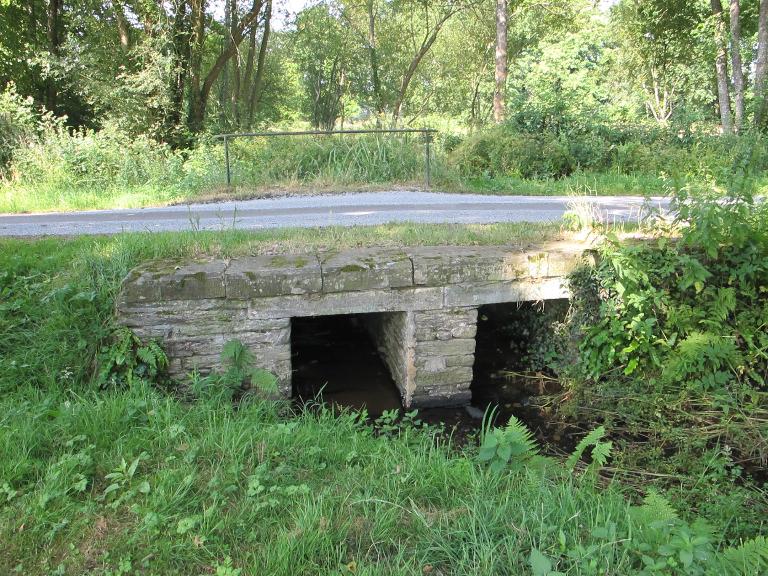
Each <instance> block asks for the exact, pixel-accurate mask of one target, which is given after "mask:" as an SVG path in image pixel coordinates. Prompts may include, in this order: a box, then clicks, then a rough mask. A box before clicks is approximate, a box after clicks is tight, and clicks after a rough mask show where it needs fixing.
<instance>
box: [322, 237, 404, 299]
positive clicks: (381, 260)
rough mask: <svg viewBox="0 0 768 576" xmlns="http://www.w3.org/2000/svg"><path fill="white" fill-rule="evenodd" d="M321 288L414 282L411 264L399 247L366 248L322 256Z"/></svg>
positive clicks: (346, 288) (352, 288) (331, 289)
mask: <svg viewBox="0 0 768 576" xmlns="http://www.w3.org/2000/svg"><path fill="white" fill-rule="evenodd" d="M322 269H323V292H326V293H333V292H357V291H360V290H380V289H384V288H405V287H410V286H413V266H412V264H411V260H410V258H408V255H407V254H406V253H405V252H404V251H402V250H390V249H380V248H369V249H363V250H355V251H350V252H341V253H338V254H332V255H329V256H326V257H324V258H323V259H322Z"/></svg>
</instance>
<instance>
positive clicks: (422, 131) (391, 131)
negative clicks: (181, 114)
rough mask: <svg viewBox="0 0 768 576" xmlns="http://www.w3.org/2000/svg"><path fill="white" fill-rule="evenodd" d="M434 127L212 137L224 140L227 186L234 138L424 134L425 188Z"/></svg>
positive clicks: (428, 177)
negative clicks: (230, 142) (231, 146)
mask: <svg viewBox="0 0 768 576" xmlns="http://www.w3.org/2000/svg"><path fill="white" fill-rule="evenodd" d="M436 132H437V130H435V129H434V128H382V129H370V130H367V129H360V130H299V131H295V132H236V133H232V134H216V135H215V136H214V138H221V139H223V140H224V161H225V163H226V165H227V186H231V185H232V168H231V165H230V161H229V141H230V140H234V139H235V138H264V137H270V136H333V135H335V134H424V135H425V138H424V172H425V174H424V177H425V180H426V185H427V188H429V187H430V156H431V154H430V144H431V142H432V134H435V133H436Z"/></svg>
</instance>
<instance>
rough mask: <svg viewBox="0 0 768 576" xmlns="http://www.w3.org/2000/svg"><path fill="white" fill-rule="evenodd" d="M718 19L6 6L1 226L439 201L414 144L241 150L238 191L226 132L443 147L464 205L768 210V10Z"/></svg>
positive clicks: (661, 12)
mask: <svg viewBox="0 0 768 576" xmlns="http://www.w3.org/2000/svg"><path fill="white" fill-rule="evenodd" d="M609 4H610V6H609ZM719 4H721V2H719V0H718V2H715V3H710V2H706V1H705V0H696V1H693V2H691V1H687V0H674V1H670V0H619V1H616V2H610V3H607V2H592V1H588V0H552V1H551V2H537V1H534V0H518V1H515V2H505V3H503V4H502V5H500V8H499V10H496V11H494V10H493V9H492V6H491V4H490V3H489V4H488V5H482V6H480V5H476V3H475V2H474V1H471V0H458V1H453V0H452V1H450V2H449V1H447V0H424V1H421V0H420V1H419V2H416V1H415V0H404V1H402V2H398V3H395V4H391V3H390V4H388V3H386V2H382V1H381V0H370V1H368V2H364V3H359V2H357V3H355V2H349V1H348V0H323V1H322V2H319V3H313V4H312V5H311V6H306V7H301V8H300V9H299V11H298V13H297V14H295V15H292V16H291V17H288V18H286V17H285V15H283V14H282V11H280V10H278V9H277V8H274V9H273V6H272V1H271V0H264V1H259V2H255V3H252V2H246V1H245V0H227V1H226V2H224V3H223V5H224V8H225V9H224V10H223V12H222V11H221V10H216V9H214V6H213V4H212V3H211V2H205V1H202V2H197V1H195V2H192V0H179V1H178V2H175V3H172V4H170V5H168V4H163V3H160V4H157V3H152V2H149V3H147V2H145V1H143V0H141V1H140V0H120V1H115V2H108V3H107V4H106V5H105V6H101V5H98V3H97V4H93V3H92V2H91V0H24V1H22V0H6V1H5V2H4V4H3V6H2V7H0V39H2V40H0V55H2V58H0V212H24V211H44V210H76V209H89V208H90V209H93V208H111V207H142V206H150V205H162V204H168V203H177V202H182V201H190V200H195V199H197V200H202V201H205V200H210V199H222V198H246V197H255V196H263V195H274V194H281V193H282V194H284V193H285V192H286V191H294V192H299V193H310V194H311V193H317V192H318V191H329V192H335V191H340V190H360V189H377V188H381V187H391V186H408V187H413V186H421V185H422V184H423V182H424V163H425V159H424V150H423V146H422V143H421V141H420V138H419V137H410V138H409V137H404V136H391V135H390V136H384V137H372V136H343V137H340V136H334V137H315V138H312V137H307V138H304V137H302V138H276V139H257V140H244V139H235V140H233V141H232V150H231V152H232V154H231V156H232V162H233V174H232V176H233V181H234V187H232V188H227V187H225V182H226V179H225V170H224V151H223V147H222V144H221V141H220V140H215V139H213V138H212V136H213V135H215V134H221V133H232V132H244V131H245V132H249V131H264V130H266V131H270V130H271V131H276V130H296V129H302V130H306V129H326V130H329V129H338V128H382V127H422V126H430V127H433V128H436V129H438V135H437V140H436V142H435V143H434V144H433V147H432V150H433V178H432V183H433V186H434V187H435V188H438V189H445V190H449V191H454V192H479V193H501V194H541V195H551V194H558V195H576V194H591V195H608V194H636V195H647V194H651V195H656V194H662V193H664V192H665V191H666V188H667V185H668V183H669V182H672V183H673V186H674V187H680V186H683V185H692V186H697V187H702V188H711V187H713V186H715V187H719V188H722V189H725V190H728V189H729V188H731V187H732V184H733V182H732V181H733V178H734V175H735V174H736V173H738V172H739V171H740V170H742V168H743V165H744V162H745V158H746V157H748V156H749V157H750V158H751V164H750V166H751V170H752V171H753V172H754V175H755V177H756V178H757V180H758V183H759V184H760V186H761V189H762V190H763V191H765V190H766V189H768V181H767V180H766V177H765V170H766V167H767V166H768V153H767V152H766V149H765V144H764V143H763V142H762V139H761V135H762V134H763V133H764V131H765V128H766V126H767V125H766V122H768V114H766V113H765V108H766V104H765V94H764V92H765V87H766V86H767V85H768V84H767V83H766V74H767V73H768V64H766V63H767V62H768V58H766V57H765V54H766V53H768V11H766V10H762V11H760V10H759V7H760V2H759V1H758V0H733V1H732V2H731V3H730V4H729V8H732V9H729V10H728V11H727V12H728V13H727V14H725V13H724V12H723V10H722V9H717V6H718V5H719ZM504 14H506V19H504V18H501V16H503V15H504ZM293 16H295V18H294V17H293ZM503 39H505V40H503ZM502 40H503V41H502ZM497 43H498V45H495V44H497ZM116 53H120V54H121V58H117V59H116V58H115V57H114V55H115V54H116ZM84 54H87V55H88V57H84V56H83V55H84ZM715 79H716V80H717V81H714V80H715Z"/></svg>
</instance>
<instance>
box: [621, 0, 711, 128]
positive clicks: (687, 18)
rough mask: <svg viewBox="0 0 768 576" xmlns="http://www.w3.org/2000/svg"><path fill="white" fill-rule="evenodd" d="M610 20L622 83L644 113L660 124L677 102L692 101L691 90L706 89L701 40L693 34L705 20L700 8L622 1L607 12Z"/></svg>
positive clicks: (680, 2)
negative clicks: (637, 94)
mask: <svg viewBox="0 0 768 576" xmlns="http://www.w3.org/2000/svg"><path fill="white" fill-rule="evenodd" d="M611 19H612V23H613V24H614V27H615V31H616V37H617V40H618V42H619V43H620V46H621V50H620V65H619V72H620V74H622V75H623V81H624V83H626V84H627V85H636V86H637V87H638V88H639V89H640V90H641V91H642V93H643V100H644V102H643V105H644V107H645V109H646V111H647V113H648V115H649V116H651V117H652V118H654V119H655V120H656V121H657V122H659V123H660V124H665V123H666V122H668V121H669V120H670V118H671V117H672V115H673V114H674V111H675V109H676V108H677V107H678V105H679V104H681V103H682V102H687V104H688V105H691V104H692V103H693V101H694V92H693V91H694V89H696V87H698V86H702V85H708V76H709V68H708V65H706V64H704V63H703V61H704V59H705V57H706V56H705V54H706V52H705V51H704V50H703V48H702V44H703V38H701V37H700V36H698V35H697V33H696V31H697V30H698V29H699V28H700V27H701V26H702V24H703V23H704V22H705V14H704V13H703V11H702V9H701V6H700V4H699V3H697V2H690V1H689V0H624V1H623V2H621V3H619V4H618V5H617V6H615V7H614V8H613V9H612V11H611ZM686 96H687V98H686Z"/></svg>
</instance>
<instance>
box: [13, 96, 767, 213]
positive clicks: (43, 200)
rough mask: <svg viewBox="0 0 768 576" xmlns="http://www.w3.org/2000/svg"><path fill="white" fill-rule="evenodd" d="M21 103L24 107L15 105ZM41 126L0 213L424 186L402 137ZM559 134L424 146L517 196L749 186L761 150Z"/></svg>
mask: <svg viewBox="0 0 768 576" xmlns="http://www.w3.org/2000/svg"><path fill="white" fill-rule="evenodd" d="M21 109H22V110H23V109H24V108H23V107H21ZM39 122H40V130H41V131H42V132H43V133H44V134H46V135H45V136H44V137H40V138H37V137H35V136H30V139H29V141H27V143H26V144H25V145H24V146H21V147H18V148H14V149H13V150H12V158H13V159H12V161H11V163H10V165H9V168H8V170H9V171H8V177H7V180H6V181H5V182H4V183H2V184H0V212H29V211H46V210H86V209H99V208H134V207H143V206H151V205H162V204H169V203H179V202H182V201H190V200H191V201H194V200H195V199H197V200H208V199H215V198H232V197H235V198H248V197H254V196H263V195H272V194H275V193H276V190H281V189H283V190H293V191H296V192H298V193H302V192H303V193H307V192H309V193H312V192H318V191H323V190H326V191H338V190H347V189H361V183H364V184H362V189H371V187H374V188H375V187H377V186H378V187H385V186H391V185H392V184H393V183H394V184H396V185H401V186H402V185H406V186H416V187H421V186H423V185H424V145H423V142H422V140H421V139H420V138H413V137H411V138H405V137H403V136H357V135H355V136H334V137H322V138H308V137H298V138H297V137H279V138H259V139H255V140H251V139H248V140H246V139H237V140H234V141H233V142H232V143H231V145H230V158H231V162H232V182H233V185H234V187H233V188H232V189H227V188H226V186H225V184H226V171H225V168H224V166H225V164H224V149H223V146H222V144H221V142H220V141H210V142H208V141H206V142H202V143H200V144H199V145H198V146H197V147H195V148H194V149H192V150H174V149H172V148H170V147H169V146H167V145H164V144H158V143H157V142H155V141H154V140H151V139H149V138H146V137H136V138H132V137H130V136H128V135H127V134H126V133H125V132H119V131H116V130H112V129H103V130H101V131H98V132H92V131H87V132H77V133H74V134H70V133H68V132H67V131H66V130H65V129H63V128H62V127H61V126H53V127H52V126H51V125H50V122H49V120H47V119H41V120H39ZM638 138H639V137H638V135H637V133H636V132H635V133H632V134H627V133H623V132H613V133H611V134H608V135H604V134H601V133H599V132H595V133H586V134H573V135H570V136H567V135H560V136H555V135H543V136H542V135H535V134H529V133H522V132H520V131H519V129H516V128H514V127H511V126H505V127H499V128H495V129H492V130H488V131H484V132H481V133H478V134H475V135H471V136H460V135H453V136H451V137H448V136H446V135H443V136H442V137H441V138H440V139H439V140H438V141H437V142H436V143H435V144H434V145H433V148H432V149H433V155H434V158H433V161H432V182H433V185H434V186H435V187H436V188H438V189H444V190H449V191H456V192H465V191H469V192H478V193H495V194H524V195H553V194H554V195H607V194H634V195H664V194H665V193H666V191H667V189H668V188H669V185H670V182H672V183H674V184H675V185H678V186H682V185H684V184H691V185H694V186H697V187H701V188H704V187H708V186H712V185H715V186H718V187H720V188H722V189H728V188H730V187H731V186H732V185H733V184H734V180H735V179H736V178H739V177H741V178H743V176H744V170H745V169H746V168H748V169H749V172H750V174H751V175H752V176H754V177H755V178H756V179H757V181H758V183H759V185H760V187H761V190H768V180H766V178H765V176H764V173H765V169H766V167H767V166H768V153H767V152H766V150H765V145H764V144H763V142H762V140H758V141H755V140H754V139H753V138H751V137H750V138H749V139H748V138H746V137H742V138H737V137H732V138H723V137H714V136H707V137H693V136H691V137H689V138H686V139H680V138H678V137H670V136H668V135H666V134H665V133H663V132H649V133H647V134H645V135H644V136H643V140H642V141H641V140H639V139H638Z"/></svg>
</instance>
